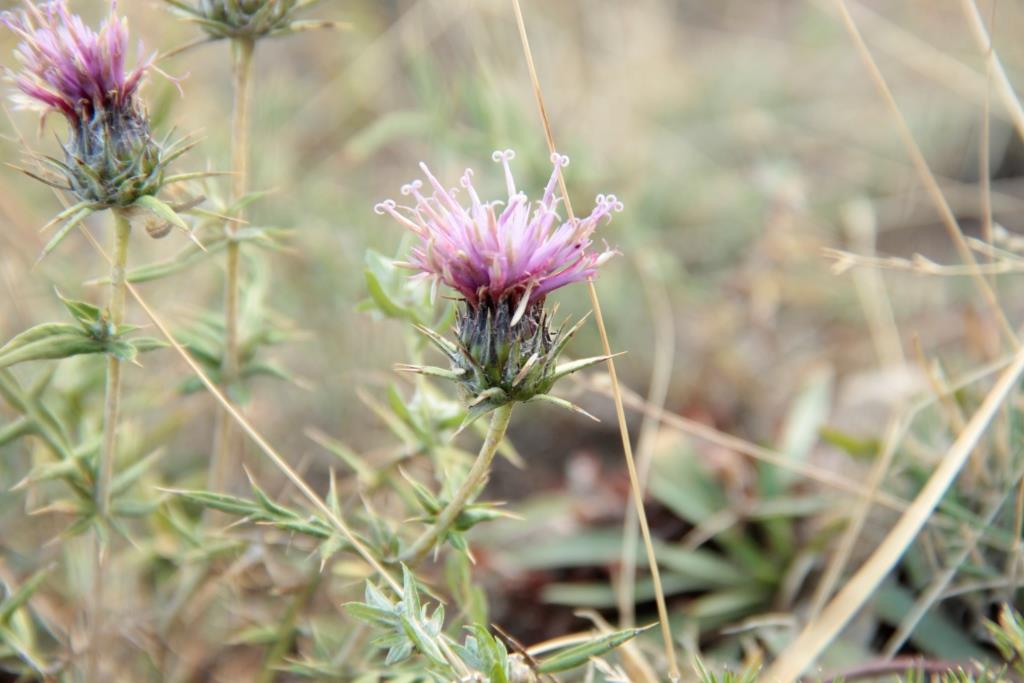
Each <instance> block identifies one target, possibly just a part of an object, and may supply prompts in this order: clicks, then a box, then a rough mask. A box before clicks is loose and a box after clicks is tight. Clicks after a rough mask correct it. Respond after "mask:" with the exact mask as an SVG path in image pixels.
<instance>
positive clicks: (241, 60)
mask: <svg viewBox="0 0 1024 683" xmlns="http://www.w3.org/2000/svg"><path fill="white" fill-rule="evenodd" d="M255 46H256V44H255V42H254V41H253V40H252V39H243V38H236V39H235V40H232V41H231V51H232V58H233V65H234V98H235V102H234V110H233V114H232V121H231V171H232V173H233V174H234V175H233V182H232V185H231V203H232V204H233V205H235V204H237V203H238V202H239V201H240V200H241V199H242V198H243V197H244V196H245V194H246V192H248V191H249V189H248V188H249V154H250V151H249V132H250V131H249V128H250V124H249V118H250V116H249V111H250V108H251V104H252V56H253V51H254V49H255ZM242 214H243V209H242V208H238V209H237V212H236V215H235V216H233V217H234V218H239V219H240V218H242V217H243V216H242ZM224 229H225V230H226V231H227V235H228V244H227V249H226V253H227V261H226V272H225V276H224V358H223V360H222V367H221V385H222V386H224V387H230V386H231V384H232V383H233V382H235V381H236V380H237V379H238V372H239V365H240V359H239V355H238V343H239V342H238V337H239V332H238V326H239V320H238V318H239V315H238V309H239V307H238V298H239V260H240V254H239V243H238V241H237V240H235V239H233V237H234V234H235V232H236V231H237V230H238V223H237V222H236V221H227V222H226V223H225V225H224ZM214 439H215V441H214V446H213V457H212V458H211V459H210V472H209V488H210V489H211V490H214V491H217V490H219V489H220V488H221V486H223V484H224V479H225V476H226V474H227V472H228V471H229V465H230V463H229V461H230V459H231V457H232V453H234V451H235V448H234V442H235V438H234V429H233V423H232V421H231V418H230V416H229V415H228V414H227V413H226V412H224V411H221V412H219V413H218V416H217V426H216V430H215V435H214Z"/></svg>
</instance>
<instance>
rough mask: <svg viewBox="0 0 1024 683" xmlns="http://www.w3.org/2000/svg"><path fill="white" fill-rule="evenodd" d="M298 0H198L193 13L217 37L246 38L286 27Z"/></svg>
mask: <svg viewBox="0 0 1024 683" xmlns="http://www.w3.org/2000/svg"><path fill="white" fill-rule="evenodd" d="M304 4H309V3H300V2H299V1H298V0H198V2H197V3H196V5H195V10H196V13H197V14H198V15H199V16H201V17H202V19H203V21H202V22H201V24H202V26H203V29H204V30H205V31H206V32H207V33H209V34H210V35H212V36H215V37H218V38H249V39H255V38H259V37H261V36H265V35H268V34H270V33H274V32H276V31H283V30H286V29H287V28H288V26H289V24H290V23H291V21H292V20H293V19H294V14H295V12H296V11H297V10H299V9H302V7H303V5H304Z"/></svg>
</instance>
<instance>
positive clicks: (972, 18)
mask: <svg viewBox="0 0 1024 683" xmlns="http://www.w3.org/2000/svg"><path fill="white" fill-rule="evenodd" d="M960 4H961V6H962V7H963V11H964V17H965V18H966V19H967V23H968V24H969V25H970V27H971V33H973V34H974V38H975V41H976V42H977V43H978V47H980V48H981V49H982V51H983V52H984V53H985V62H986V66H987V68H988V69H989V70H990V73H991V74H992V76H994V77H995V82H996V83H995V85H996V92H997V93H998V94H999V99H1000V100H1001V101H1002V103H1003V106H1004V107H1006V110H1007V112H1008V113H1009V114H1010V118H1011V119H1013V125H1014V127H1015V128H1016V129H1017V134H1018V135H1020V136H1021V138H1024V106H1021V103H1020V98H1019V97H1017V93H1016V92H1014V90H1013V85H1012V84H1011V83H1010V79H1009V77H1008V76H1007V75H1006V69H1004V68H1003V62H1002V61H1001V60H1000V59H999V55H997V54H996V51H995V50H994V49H993V48H992V37H991V36H990V35H989V32H988V30H987V29H986V28H985V21H984V19H982V17H981V12H979V11H978V5H977V4H976V3H975V1H974V0H962V2H961V3H960Z"/></svg>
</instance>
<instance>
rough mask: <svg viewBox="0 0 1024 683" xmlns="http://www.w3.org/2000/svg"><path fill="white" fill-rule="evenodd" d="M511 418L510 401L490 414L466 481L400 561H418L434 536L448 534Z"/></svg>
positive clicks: (487, 468) (488, 468)
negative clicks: (482, 439)
mask: <svg viewBox="0 0 1024 683" xmlns="http://www.w3.org/2000/svg"><path fill="white" fill-rule="evenodd" d="M511 418H512V404H511V403H506V404H505V405H503V406H501V407H500V408H498V409H496V410H495V411H494V413H492V415H491V426H490V427H489V428H488V430H487V437H486V438H485V439H484V443H483V446H481V447H480V453H479V454H478V455H477V456H476V461H475V462H474V463H473V467H472V468H470V470H469V474H467V475H466V480H465V481H464V482H462V486H460V487H459V490H458V491H456V492H455V495H454V496H452V499H451V501H449V503H448V505H447V506H446V507H445V509H444V510H442V511H441V514H440V515H438V518H437V522H436V523H435V524H434V525H433V526H432V527H431V528H430V529H428V530H427V531H426V532H424V533H423V535H422V536H420V537H419V538H418V539H416V541H415V542H414V543H413V544H412V546H410V548H409V549H408V550H407V551H406V552H405V553H404V554H403V556H402V559H403V560H405V561H407V562H411V563H412V564H416V563H418V562H419V561H420V560H422V559H423V558H424V557H426V556H427V553H429V552H430V550H431V549H432V548H433V547H434V544H436V543H437V541H438V539H441V538H443V537H444V535H445V534H446V533H448V530H449V529H451V527H452V524H454V523H455V520H456V519H458V517H459V514H461V513H462V510H463V508H465V507H466V504H467V503H469V501H470V499H472V497H473V495H474V494H475V493H476V492H477V489H478V488H479V487H480V486H481V484H482V483H483V482H484V481H485V480H486V479H487V475H488V474H489V473H490V471H491V463H492V462H493V461H494V454H495V453H497V452H498V445H499V444H501V440H502V439H503V438H504V437H505V431H506V430H507V429H508V423H509V420H510V419H511Z"/></svg>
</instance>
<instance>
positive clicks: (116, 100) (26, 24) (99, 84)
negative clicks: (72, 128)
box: [2, 0, 153, 123]
mask: <svg viewBox="0 0 1024 683" xmlns="http://www.w3.org/2000/svg"><path fill="white" fill-rule="evenodd" d="M25 5H26V9H25V10H22V11H20V12H5V13H4V14H3V17H2V20H3V23H4V24H5V25H6V26H7V27H8V28H10V29H11V30H12V31H14V32H15V33H16V34H17V35H18V36H19V37H20V38H21V43H20V44H19V45H18V48H17V50H16V51H15V55H16V57H17V59H18V61H19V62H20V63H21V66H22V69H21V71H20V72H19V73H17V74H16V75H15V77H14V81H15V83H16V85H17V86H18V88H19V89H20V90H21V92H22V93H24V94H25V95H26V96H27V97H28V98H29V100H30V101H34V104H36V106H40V105H41V106H42V108H43V109H44V110H45V111H51V110H56V111H59V112H61V113H62V114H64V116H66V117H67V118H68V120H69V121H70V122H72V123H80V122H82V121H83V120H89V119H92V118H93V117H94V116H95V115H97V114H98V113H100V112H115V111H117V112H133V111H134V110H135V109H136V106H137V105H136V103H135V95H136V93H137V91H138V89H139V85H140V83H141V81H142V77H143V75H144V74H145V72H146V70H147V69H148V68H149V67H151V66H152V63H153V56H150V57H148V58H146V59H144V60H143V61H142V62H141V63H140V64H138V65H137V66H136V67H135V68H134V69H133V70H131V71H126V69H125V46H126V44H127V42H128V26H127V23H126V21H125V20H124V19H122V18H120V17H118V16H117V3H116V0H114V1H112V2H111V5H110V15H109V16H108V17H107V19H106V20H105V21H104V22H103V24H102V25H101V26H100V29H99V32H96V31H93V30H92V29H91V28H89V27H88V26H86V25H85V22H83V21H82V19H81V17H79V16H77V15H75V14H71V12H69V11H68V8H67V2H66V0H53V1H52V2H48V3H46V4H44V5H42V6H39V5H36V4H35V3H34V2H32V1H31V0H25Z"/></svg>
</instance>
